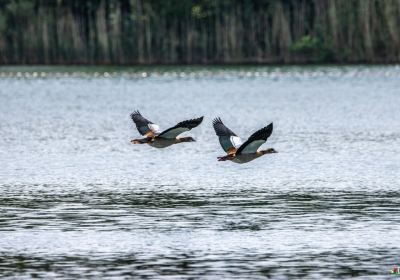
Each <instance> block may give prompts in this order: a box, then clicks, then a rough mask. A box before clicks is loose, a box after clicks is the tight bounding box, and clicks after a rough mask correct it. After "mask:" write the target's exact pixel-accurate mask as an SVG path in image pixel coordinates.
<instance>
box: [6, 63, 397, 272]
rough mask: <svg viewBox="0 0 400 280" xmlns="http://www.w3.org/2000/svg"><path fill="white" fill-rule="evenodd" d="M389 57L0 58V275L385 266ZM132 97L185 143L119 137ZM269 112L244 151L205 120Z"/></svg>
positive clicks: (254, 118)
mask: <svg viewBox="0 0 400 280" xmlns="http://www.w3.org/2000/svg"><path fill="white" fill-rule="evenodd" d="M399 88H400V67H398V66H388V67H380V66H377V67H362V66H359V67H356V66H354V67H282V68H279V67H242V68H234V67H233V68H133V69H130V68H114V69H112V68H94V69H86V68H60V67H57V68H34V67H32V68H26V67H25V68H22V67H19V68H18V67H9V68H4V67H3V68H0V159H1V168H0V276H3V277H9V278H18V279H21V278H32V277H44V278H55V277H64V278H78V277H83V278H93V279H98V278H100V277H104V278H113V277H115V278H135V277H137V278H140V277H142V278H159V277H161V276H168V277H169V278H180V277H183V278H195V279H198V278H207V279H220V278H224V279H229V278H237V279H244V278H252V279H257V278H260V279H265V278H273V279H299V278H305V279H343V278H351V277H355V278H361V279H364V278H368V279H387V278H388V277H389V278H390V277H395V276H390V275H389V270H390V269H392V267H393V266H396V265H400V259H399V255H400V177H399V170H400V109H399V108H400V92H399ZM134 109H139V110H140V111H141V112H142V113H143V114H144V115H145V116H146V117H148V118H149V119H151V120H152V121H154V122H157V123H159V124H160V126H162V127H163V128H167V127H169V126H171V125H174V124H176V123H177V122H179V121H181V120H184V119H187V118H193V117H197V116H201V115H204V116H205V120H204V122H203V124H202V125H201V126H200V127H198V128H196V129H193V130H192V131H191V132H190V133H188V134H189V135H191V136H193V137H195V138H196V139H197V142H195V143H184V144H180V145H176V146H172V147H169V148H167V149H162V150H159V149H154V148H151V147H149V146H142V145H131V144H130V142H129V141H130V140H131V139H133V138H134V137H137V136H138V132H137V131H136V130H135V129H134V126H133V125H132V123H131V121H130V118H129V114H130V112H131V111H133V110H134ZM215 116H220V117H221V118H222V119H223V120H224V122H225V123H226V124H227V125H228V126H229V127H230V128H231V129H232V130H233V131H235V132H236V133H237V134H238V135H240V136H242V137H243V138H247V137H248V136H249V135H250V134H251V133H252V132H254V131H255V130H257V129H259V128H261V127H262V126H264V125H266V124H268V123H269V122H271V121H273V122H274V128H275V130H274V133H273V135H272V136H271V138H270V139H269V141H268V142H267V144H266V145H265V147H274V148H275V149H277V150H278V151H279V153H278V154H272V155H266V156H264V157H261V158H259V159H257V160H255V161H252V162H250V163H248V164H244V165H238V164H235V163H232V162H218V161H217V160H216V158H217V156H221V155H223V151H222V149H221V148H220V146H219V144H218V141H217V138H216V136H215V134H214V131H213V129H212V126H211V121H212V118H214V117H215Z"/></svg>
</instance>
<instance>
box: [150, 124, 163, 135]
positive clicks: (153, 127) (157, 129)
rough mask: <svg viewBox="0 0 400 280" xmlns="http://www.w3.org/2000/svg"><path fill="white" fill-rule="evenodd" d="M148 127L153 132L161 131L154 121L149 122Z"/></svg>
mask: <svg viewBox="0 0 400 280" xmlns="http://www.w3.org/2000/svg"><path fill="white" fill-rule="evenodd" d="M148 126H149V129H150V130H151V131H153V133H154V134H158V133H161V130H160V127H159V126H158V125H157V124H155V123H149V125H148Z"/></svg>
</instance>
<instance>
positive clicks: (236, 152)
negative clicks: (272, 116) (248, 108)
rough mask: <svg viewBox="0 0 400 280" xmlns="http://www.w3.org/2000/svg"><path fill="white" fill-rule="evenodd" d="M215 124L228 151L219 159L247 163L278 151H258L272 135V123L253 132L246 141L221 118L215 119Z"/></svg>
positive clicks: (216, 130)
mask: <svg viewBox="0 0 400 280" xmlns="http://www.w3.org/2000/svg"><path fill="white" fill-rule="evenodd" d="M213 126H214V130H215V133H216V134H217V136H218V138H219V143H220V144H221V146H222V149H224V151H225V152H226V153H227V155H226V156H222V157H218V160H219V161H226V160H231V161H233V162H236V163H246V162H249V161H252V160H253V159H256V158H258V157H260V156H262V155H265V154H272V153H277V151H276V150H275V149H273V148H269V149H266V150H259V151H258V148H259V147H260V146H261V145H262V144H264V143H265V142H266V141H267V139H268V137H269V136H270V135H271V133H272V130H273V124H272V123H270V124H269V125H267V126H266V127H264V128H261V129H260V130H258V131H256V132H255V133H253V134H252V135H251V136H250V137H249V139H247V141H245V142H244V143H242V140H241V139H240V138H239V137H238V136H237V135H236V134H235V133H234V132H233V131H232V130H230V129H229V128H227V127H226V126H225V125H224V123H223V122H222V120H221V119H220V118H215V119H214V120H213Z"/></svg>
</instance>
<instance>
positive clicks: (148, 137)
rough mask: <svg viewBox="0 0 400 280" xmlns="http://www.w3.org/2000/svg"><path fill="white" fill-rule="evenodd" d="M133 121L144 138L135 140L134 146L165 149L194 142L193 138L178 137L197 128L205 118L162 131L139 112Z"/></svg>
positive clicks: (133, 141) (136, 112) (132, 117)
mask: <svg viewBox="0 0 400 280" xmlns="http://www.w3.org/2000/svg"><path fill="white" fill-rule="evenodd" d="M131 119H132V121H133V122H134V123H135V125H136V128H137V129H138V131H139V133H140V134H141V135H143V136H144V138H140V139H134V140H132V141H131V143H132V144H149V145H150V146H152V147H155V148H165V147H168V146H171V145H173V144H178V143H183V142H194V141H196V140H194V139H193V138H192V137H177V136H178V135H179V134H181V133H183V132H185V131H189V130H191V129H192V128H195V127H196V126H198V125H199V124H201V122H202V121H203V117H200V118H197V119H191V120H187V121H183V122H180V123H178V124H177V125H175V126H173V127H170V128H168V129H167V130H164V131H161V130H160V127H159V126H158V125H156V124H155V123H153V122H151V121H149V120H148V119H146V118H144V117H143V116H142V115H141V114H140V112H139V111H135V112H133V113H132V114H131Z"/></svg>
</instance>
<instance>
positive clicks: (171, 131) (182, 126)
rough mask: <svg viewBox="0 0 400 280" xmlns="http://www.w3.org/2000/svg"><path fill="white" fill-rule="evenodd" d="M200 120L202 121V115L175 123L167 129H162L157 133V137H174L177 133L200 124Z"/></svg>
mask: <svg viewBox="0 0 400 280" xmlns="http://www.w3.org/2000/svg"><path fill="white" fill-rule="evenodd" d="M202 121H203V117H200V118H197V119H191V120H186V121H183V122H180V123H178V124H177V125H175V126H173V127H170V128H168V129H167V130H164V131H163V132H161V133H160V134H159V135H158V137H161V138H166V139H174V138H176V137H177V136H178V135H179V134H181V133H183V132H185V131H189V130H191V129H192V128H195V127H196V126H198V125H199V124H201V122H202Z"/></svg>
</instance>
